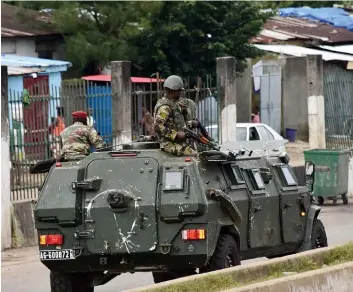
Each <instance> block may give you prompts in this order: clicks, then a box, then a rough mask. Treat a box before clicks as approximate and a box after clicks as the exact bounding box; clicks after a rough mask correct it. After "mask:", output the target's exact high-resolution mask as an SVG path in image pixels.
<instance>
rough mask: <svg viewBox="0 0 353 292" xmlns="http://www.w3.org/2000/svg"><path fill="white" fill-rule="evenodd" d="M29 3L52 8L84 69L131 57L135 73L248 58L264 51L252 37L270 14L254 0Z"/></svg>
mask: <svg viewBox="0 0 353 292" xmlns="http://www.w3.org/2000/svg"><path fill="white" fill-rule="evenodd" d="M19 3H21V4H16V5H21V6H23V7H25V8H30V9H36V10H41V9H43V8H51V9H54V10H53V15H54V24H55V26H56V28H57V29H58V30H59V31H60V32H61V33H62V34H63V35H64V37H65V43H66V51H67V59H68V60H69V61H71V62H72V63H73V65H74V67H76V68H78V69H80V70H81V71H82V70H83V69H84V68H86V67H87V66H88V65H89V64H94V66H98V64H100V65H101V66H104V65H107V64H108V63H109V62H110V61H112V60H131V61H132V64H133V74H140V75H145V76H146V75H147V76H149V75H151V74H152V73H153V72H156V71H160V73H161V74H163V76H166V75H168V74H171V73H174V74H181V75H184V76H185V75H195V76H196V75H197V74H198V75H205V74H206V73H213V72H215V59H216V58H217V57H222V56H227V55H232V56H235V57H236V58H237V60H238V66H237V68H238V70H240V71H241V70H242V68H243V64H244V60H245V59H246V58H252V57H255V56H258V55H260V54H261V52H260V51H259V50H257V49H256V48H254V47H251V46H250V45H249V44H248V40H249V39H250V38H252V37H253V36H256V35H257V34H258V33H259V31H260V30H261V28H262V26H263V24H264V22H265V20H266V19H267V18H268V16H269V15H268V14H265V13H260V8H259V6H258V5H256V4H254V3H249V2H230V1H229V2H227V1H217V2H206V1H204V2H203V1H178V2H176V1H175V2H169V1H151V2H145V1H135V2H124V1H117V2H100V1H92V2H71V1H69V2H60V1H55V2H53V1H52V2H27V1H26V2H19Z"/></svg>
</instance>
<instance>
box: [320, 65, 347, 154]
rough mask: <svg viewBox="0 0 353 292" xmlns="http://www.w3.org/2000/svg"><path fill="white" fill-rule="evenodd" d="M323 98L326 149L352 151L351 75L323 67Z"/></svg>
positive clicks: (342, 70) (334, 66) (338, 68)
mask: <svg viewBox="0 0 353 292" xmlns="http://www.w3.org/2000/svg"><path fill="white" fill-rule="evenodd" d="M324 98H325V124H326V146H327V148H330V149H352V150H353V73H352V72H349V71H347V70H344V69H342V68H340V67H338V66H336V65H327V66H325V71H324Z"/></svg>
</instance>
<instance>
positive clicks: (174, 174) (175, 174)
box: [164, 170, 184, 191]
mask: <svg viewBox="0 0 353 292" xmlns="http://www.w3.org/2000/svg"><path fill="white" fill-rule="evenodd" d="M183 174H184V171H176V170H175V171H166V172H165V177H164V190H166V191H174V190H182V189H184V175H183Z"/></svg>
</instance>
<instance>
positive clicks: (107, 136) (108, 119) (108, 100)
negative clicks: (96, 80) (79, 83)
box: [87, 82, 113, 143]
mask: <svg viewBox="0 0 353 292" xmlns="http://www.w3.org/2000/svg"><path fill="white" fill-rule="evenodd" d="M87 96H88V99H87V106H88V108H92V111H93V112H92V116H93V118H94V120H95V122H96V127H95V128H96V130H97V132H99V133H100V135H101V137H102V138H103V139H104V140H105V141H106V142H107V143H111V142H112V135H113V129H112V114H113V111H112V89H111V86H110V82H109V83H106V85H97V84H96V85H94V86H88V87H87Z"/></svg>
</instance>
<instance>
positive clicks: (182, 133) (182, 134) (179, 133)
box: [176, 131, 186, 141]
mask: <svg viewBox="0 0 353 292" xmlns="http://www.w3.org/2000/svg"><path fill="white" fill-rule="evenodd" d="M185 137H186V135H185V133H184V132H182V131H180V132H177V134H176V139H178V140H181V141H184V140H185Z"/></svg>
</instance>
